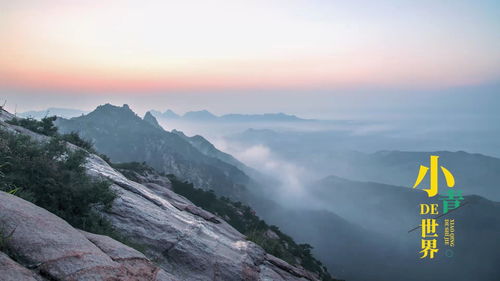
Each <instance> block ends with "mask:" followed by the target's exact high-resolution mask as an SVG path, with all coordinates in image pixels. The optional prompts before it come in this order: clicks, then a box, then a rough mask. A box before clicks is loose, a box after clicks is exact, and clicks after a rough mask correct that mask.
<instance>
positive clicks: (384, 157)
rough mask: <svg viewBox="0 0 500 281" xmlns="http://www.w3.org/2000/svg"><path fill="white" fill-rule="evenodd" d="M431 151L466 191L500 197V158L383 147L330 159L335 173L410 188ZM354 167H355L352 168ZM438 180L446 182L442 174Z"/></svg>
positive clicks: (461, 188)
mask: <svg viewBox="0 0 500 281" xmlns="http://www.w3.org/2000/svg"><path fill="white" fill-rule="evenodd" d="M431 155H437V156H439V165H440V166H443V167H445V168H446V169H448V170H449V171H451V172H452V174H453V176H454V177H455V182H456V188H457V189H460V190H463V192H464V194H476V195H480V196H482V197H485V198H487V199H490V200H494V201H500V185H499V184H498V183H499V182H500V159H499V158H495V157H490V156H486V155H482V154H477V153H467V152H464V151H457V152H451V151H431V152H407V151H380V152H376V153H370V154H362V153H356V154H355V155H354V154H350V155H348V154H344V155H343V156H339V157H337V158H336V159H337V161H336V162H334V161H332V162H331V165H330V168H331V171H332V173H335V174H336V175H338V176H342V177H346V178H350V179H357V180H362V181H374V182H380V183H386V184H391V185H399V186H404V187H409V188H411V187H412V186H413V184H414V182H415V180H416V177H417V174H418V169H419V166H420V165H424V166H429V159H430V156H431ZM349 167H355V169H352V168H349ZM439 181H440V183H443V185H445V184H444V183H445V181H444V177H443V174H442V173H441V172H440V173H439Z"/></svg>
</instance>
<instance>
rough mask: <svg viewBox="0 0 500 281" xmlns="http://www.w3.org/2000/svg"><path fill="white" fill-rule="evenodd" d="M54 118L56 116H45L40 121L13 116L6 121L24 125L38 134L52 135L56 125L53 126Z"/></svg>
mask: <svg viewBox="0 0 500 281" xmlns="http://www.w3.org/2000/svg"><path fill="white" fill-rule="evenodd" d="M56 119H57V117H56V116H51V117H45V118H43V119H42V120H41V121H38V120H36V119H33V118H14V119H12V120H9V121H7V123H9V124H12V125H16V126H21V127H24V128H26V129H28V130H30V131H32V132H35V133H38V134H42V135H46V136H54V135H56V134H57V127H56V126H54V121H56Z"/></svg>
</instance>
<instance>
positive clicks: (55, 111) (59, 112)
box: [17, 107, 88, 120]
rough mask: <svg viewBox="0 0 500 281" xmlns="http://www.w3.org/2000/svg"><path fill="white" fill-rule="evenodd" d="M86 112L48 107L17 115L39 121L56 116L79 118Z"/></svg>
mask: <svg viewBox="0 0 500 281" xmlns="http://www.w3.org/2000/svg"><path fill="white" fill-rule="evenodd" d="M87 113H88V111H84V110H79V109H72V108H58V107H50V108H47V109H45V110H31V111H26V112H22V113H18V114H17V115H18V116H20V117H23V118H28V117H31V118H34V119H37V120H40V119H42V118H44V117H47V116H54V115H55V116H57V117H63V118H73V117H77V116H80V115H82V114H87Z"/></svg>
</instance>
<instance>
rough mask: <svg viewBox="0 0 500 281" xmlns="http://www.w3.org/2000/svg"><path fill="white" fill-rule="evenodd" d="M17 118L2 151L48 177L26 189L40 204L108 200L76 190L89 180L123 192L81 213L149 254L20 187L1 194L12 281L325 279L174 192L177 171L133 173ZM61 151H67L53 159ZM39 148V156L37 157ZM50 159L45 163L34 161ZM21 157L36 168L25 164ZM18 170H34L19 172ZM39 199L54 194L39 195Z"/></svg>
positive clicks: (1, 255) (5, 263) (1, 121)
mask: <svg viewBox="0 0 500 281" xmlns="http://www.w3.org/2000/svg"><path fill="white" fill-rule="evenodd" d="M103 107H104V109H106V110H110V109H109V108H106V107H107V106H103ZM101 109H102V108H101ZM115 109H116V108H115ZM120 110H124V111H128V110H129V109H128V107H123V108H120ZM121 114H123V112H119V111H115V112H114V114H112V115H118V116H119V115H121ZM127 115H129V113H127ZM122 117H124V116H122ZM129 117H130V116H129ZM12 118H13V116H12V115H9V114H7V113H5V112H0V128H1V133H2V138H1V140H2V142H1V146H0V147H1V148H2V150H1V152H2V154H1V156H2V159H4V156H9V157H8V158H10V163H9V165H8V167H7V166H5V165H2V167H0V168H1V169H2V170H1V172H2V173H0V175H1V176H2V177H5V178H8V179H9V180H14V181H19V180H26V178H30V179H40V182H38V181H33V182H32V184H30V185H27V186H23V188H22V189H26V191H29V190H31V191H33V193H23V194H24V195H25V196H26V198H28V199H29V200H33V201H34V202H37V203H40V204H50V206H52V207H54V208H56V209H55V210H54V211H56V212H57V213H58V214H72V215H74V214H78V213H79V212H82V208H84V207H85V206H90V205H89V204H91V203H92V202H94V201H95V200H100V199H101V198H100V196H99V195H100V194H95V193H94V192H84V191H82V190H78V189H73V188H75V187H78V186H79V185H81V184H82V183H84V182H85V183H86V184H91V185H95V184H97V185H95V186H94V187H96V188H98V189H99V190H101V191H102V190H103V189H106V190H111V191H113V194H114V196H115V197H113V198H111V199H112V201H111V202H108V203H110V204H109V206H100V205H96V204H94V206H93V208H91V209H89V210H87V213H86V216H85V217H78V216H76V219H78V220H79V221H81V222H82V225H83V226H85V225H87V224H86V223H91V222H92V221H91V220H90V218H91V217H94V218H98V221H97V222H95V223H97V224H98V225H99V226H100V227H101V228H103V227H104V228H108V230H110V231H112V232H113V233H114V234H115V235H117V236H118V237H120V238H122V239H123V240H124V241H126V242H127V243H128V244H130V245H133V246H134V247H135V248H137V249H139V250H140V252H139V250H135V249H133V248H131V247H129V246H126V245H125V244H123V243H121V242H118V241H117V240H115V239H113V238H111V237H108V236H105V235H97V234H93V233H89V232H86V231H82V230H79V229H77V228H76V227H75V226H74V225H71V224H70V223H68V222H67V221H65V220H63V219H62V218H61V217H58V216H56V214H54V213H51V212H49V211H48V210H46V209H43V208H40V207H38V206H35V205H34V204H33V203H30V202H28V201H26V200H23V199H21V198H19V197H16V196H14V195H12V194H9V193H16V192H17V191H18V190H14V191H11V192H9V193H6V192H3V191H0V213H1V214H2V216H0V225H1V229H0V273H1V275H0V276H2V280H7V281H14V280H16V281H17V280H30V281H35V280H63V281H64V280H78V281H83V280H137V281H146V280H154V281H177V280H198V281H208V280H228V281H243V280H255V281H264V280H277V281H285V280H291V281H303V280H309V281H319V279H318V276H317V275H316V274H314V273H311V272H309V271H307V270H304V269H303V268H301V267H295V266H292V265H290V264H288V263H287V262H285V261H283V260H281V259H279V258H277V257H275V256H273V255H271V254H269V253H266V252H265V251H264V250H263V249H262V248H261V247H259V246H258V245H256V244H255V243H253V242H251V241H248V239H247V237H245V236H244V235H242V234H241V233H239V232H238V231H237V230H236V229H234V228H233V227H232V226H230V225H229V224H228V223H226V222H225V221H224V219H223V218H219V217H217V216H216V215H214V214H211V213H209V212H207V211H204V210H203V209H201V208H199V207H197V206H194V205H193V203H192V202H190V201H189V200H187V199H186V198H184V197H182V196H180V195H178V194H176V193H175V192H173V191H172V190H171V189H172V185H171V182H170V181H169V180H168V179H167V178H165V177H162V176H160V177H161V178H158V177H155V178H152V177H143V178H142V179H141V181H140V182H135V181H132V180H129V179H127V178H126V177H124V176H123V175H122V174H121V173H120V172H118V171H117V170H115V169H114V168H113V167H112V166H110V165H109V164H108V163H107V162H106V161H104V160H103V159H101V158H100V157H99V156H97V155H95V154H92V153H91V152H89V151H84V150H82V148H79V147H77V146H76V145H73V144H71V143H66V142H64V141H62V139H64V138H63V137H64V135H58V134H52V137H49V136H46V135H40V134H37V133H35V132H32V131H29V130H28V129H26V128H24V127H21V126H18V125H13V124H10V123H9V122H7V121H8V120H11V119H12ZM141 120H142V119H141ZM151 127H152V126H151ZM152 128H154V127H152ZM54 151H56V152H58V153H59V154H58V157H52V155H51V153H54ZM28 154H29V155H28ZM33 155H35V156H36V157H37V159H35V160H32V159H30V158H29V157H32V156H33ZM47 155H48V157H47ZM82 156H83V158H82ZM43 157H45V158H43ZM75 157H76V158H75ZM42 160H43V161H45V163H43V164H44V165H39V166H34V164H36V163H38V162H43V161H42ZM18 161H21V162H23V161H24V162H26V161H27V162H28V163H30V165H31V166H30V167H29V169H26V165H15V164H16V163H18ZM30 161H31V162H30ZM35 161H38V162H35ZM58 168H61V170H60V173H57V172H55V173H54V174H53V176H54V178H52V177H48V175H47V174H45V172H47V171H57V170H58ZM14 171H15V172H16V173H24V177H23V176H18V175H17V174H16V175H12V174H11V173H13V172H14ZM157 176H158V175H157ZM103 179H105V181H103ZM61 181H64V182H61ZM62 183H64V184H62ZM3 184H4V182H3V181H2V184H1V186H0V187H1V188H2V189H3V188H4V185H3ZM39 185H42V186H46V187H47V186H50V187H51V190H50V192H49V191H47V190H45V191H43V190H41V191H42V192H34V191H36V190H37V186H39ZM208 193H209V194H210V192H208ZM75 194H76V196H79V197H77V198H79V199H81V200H69V201H65V200H63V202H57V201H56V202H54V200H57V199H64V198H72V199H75V197H74V196H75ZM39 196H41V198H45V200H43V201H40V200H37V197H39ZM61 196H67V197H61ZM88 200H91V201H88ZM225 202H227V201H225ZM59 203H63V204H59ZM91 205H92V204H91ZM95 226H96V225H95ZM111 226H112V228H111V229H110V227H111ZM141 252H142V253H141ZM325 280H332V279H331V278H328V279H325Z"/></svg>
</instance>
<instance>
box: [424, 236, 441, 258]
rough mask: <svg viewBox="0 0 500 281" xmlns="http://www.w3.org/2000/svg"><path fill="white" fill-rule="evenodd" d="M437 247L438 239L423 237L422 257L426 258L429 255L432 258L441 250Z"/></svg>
mask: <svg viewBox="0 0 500 281" xmlns="http://www.w3.org/2000/svg"><path fill="white" fill-rule="evenodd" d="M436 247H437V240H436V239H432V240H425V239H422V251H420V253H423V254H422V256H421V257H420V258H421V259H423V258H426V257H427V256H429V258H430V259H433V258H434V254H435V253H437V252H438V251H439V249H436Z"/></svg>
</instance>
